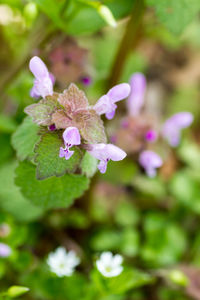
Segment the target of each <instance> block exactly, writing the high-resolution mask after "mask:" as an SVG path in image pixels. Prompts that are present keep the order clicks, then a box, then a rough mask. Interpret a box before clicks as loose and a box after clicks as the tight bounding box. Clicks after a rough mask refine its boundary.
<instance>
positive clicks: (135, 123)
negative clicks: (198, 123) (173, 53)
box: [113, 73, 193, 177]
mask: <svg viewBox="0 0 200 300" xmlns="http://www.w3.org/2000/svg"><path fill="white" fill-rule="evenodd" d="M130 85H131V93H130V95H129V97H128V100H127V111H128V117H126V118H125V119H124V120H123V121H122V123H121V128H120V129H119V130H118V132H117V134H116V135H115V136H113V141H114V142H115V143H116V144H117V145H119V146H121V145H123V147H124V149H125V150H126V152H129V153H135V152H136V153H138V152H139V153H140V154H139V163H140V165H141V166H142V167H143V168H144V169H145V171H146V174H147V175H148V176H149V177H154V176H155V175H156V169H157V168H159V167H161V166H162V164H163V161H162V158H161V157H160V156H159V155H158V154H157V153H155V152H154V151H152V150H151V148H152V146H153V143H155V142H156V141H158V139H159V138H163V139H165V140H166V141H167V142H168V144H169V145H170V146H171V147H176V146H178V145H179V143H180V137H181V131H182V129H184V128H187V127H188V126H190V125H191V123H192V122H193V115H192V114H191V113H190V112H179V113H176V114H174V115H173V116H172V117H170V118H169V119H168V120H166V121H165V122H164V124H161V125H158V124H156V123H158V122H155V120H154V119H153V118H152V116H149V115H146V114H145V113H143V112H142V108H143V106H144V99H145V90H146V79H145V76H144V75H143V74H141V73H135V74H133V75H132V77H131V79H130ZM144 148H146V149H145V150H144ZM149 148H150V149H149Z"/></svg>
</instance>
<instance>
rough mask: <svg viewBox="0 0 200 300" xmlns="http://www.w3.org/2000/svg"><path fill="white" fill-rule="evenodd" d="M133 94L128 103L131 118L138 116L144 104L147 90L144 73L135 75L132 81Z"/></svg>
mask: <svg viewBox="0 0 200 300" xmlns="http://www.w3.org/2000/svg"><path fill="white" fill-rule="evenodd" d="M130 85H131V93H130V96H129V98H128V101H127V108H128V112H129V114H130V115H131V116H136V115H138V114H139V113H140V110H141V108H142V106H143V103H144V94H145V90H146V79H145V76H144V75H143V74H142V73H134V74H133V75H132V77H131V79H130Z"/></svg>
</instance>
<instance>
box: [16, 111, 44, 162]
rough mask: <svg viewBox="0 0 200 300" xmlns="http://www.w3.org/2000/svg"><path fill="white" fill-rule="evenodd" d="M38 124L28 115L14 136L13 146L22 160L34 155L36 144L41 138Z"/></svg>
mask: <svg viewBox="0 0 200 300" xmlns="http://www.w3.org/2000/svg"><path fill="white" fill-rule="evenodd" d="M38 130H39V128H38V126H37V125H36V124H34V123H33V121H32V120H31V118H29V117H26V118H25V119H24V121H23V123H22V124H21V125H20V126H19V127H18V128H17V130H16V131H15V133H14V134H13V136H12V140H11V142H12V146H13V148H14V149H15V150H16V152H17V157H18V158H19V159H20V160H24V159H27V158H28V159H32V158H33V156H34V152H33V149H34V146H35V144H36V142H37V141H38V139H39V136H38Z"/></svg>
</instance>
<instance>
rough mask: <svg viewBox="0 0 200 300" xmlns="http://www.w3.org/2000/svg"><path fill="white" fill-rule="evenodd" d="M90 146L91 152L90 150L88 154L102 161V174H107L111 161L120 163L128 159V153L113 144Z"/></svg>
mask: <svg viewBox="0 0 200 300" xmlns="http://www.w3.org/2000/svg"><path fill="white" fill-rule="evenodd" d="M90 146H91V150H88V152H89V153H90V154H91V155H92V156H94V157H95V158H97V159H98V160H100V163H99V164H98V169H99V171H100V172H101V173H105V172H106V169H107V163H108V161H109V160H113V161H119V160H122V159H124V158H125V157H126V152H124V151H123V150H122V149H120V148H119V147H117V146H115V145H112V144H93V145H90Z"/></svg>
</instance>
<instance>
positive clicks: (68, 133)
mask: <svg viewBox="0 0 200 300" xmlns="http://www.w3.org/2000/svg"><path fill="white" fill-rule="evenodd" d="M63 140H64V144H65V148H63V147H60V153H59V156H60V157H65V159H66V160H68V159H69V158H70V157H71V156H72V155H73V154H74V151H71V150H69V149H70V148H71V147H73V146H75V145H80V143H81V137H80V133H79V131H78V129H77V128H76V127H68V128H66V129H65V131H64V132H63Z"/></svg>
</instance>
